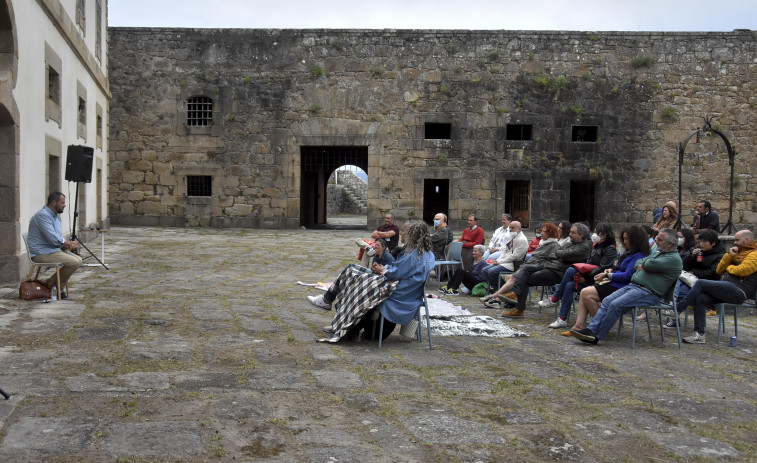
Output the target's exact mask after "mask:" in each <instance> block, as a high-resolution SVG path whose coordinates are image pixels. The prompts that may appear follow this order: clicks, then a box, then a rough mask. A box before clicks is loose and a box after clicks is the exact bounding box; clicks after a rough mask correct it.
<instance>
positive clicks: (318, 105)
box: [109, 28, 757, 230]
mask: <svg viewBox="0 0 757 463" xmlns="http://www.w3.org/2000/svg"><path fill="white" fill-rule="evenodd" d="M109 33H110V38H109V47H110V48H109V60H110V61H109V68H110V73H109V75H110V81H111V82H110V83H111V90H112V93H113V100H112V102H111V109H110V110H111V114H110V121H111V122H110V131H111V133H110V150H109V152H110V217H111V220H112V222H113V223H116V224H119V223H120V224H142V225H169V226H187V225H211V226H217V227H266V228H296V227H298V226H300V225H303V223H302V222H303V221H306V220H310V219H308V217H310V216H311V215H313V216H315V215H317V211H315V210H314V211H313V214H310V211H309V209H312V208H315V209H317V206H312V205H311V203H310V202H308V201H310V200H311V198H310V197H311V196H319V195H320V194H321V190H319V188H321V186H320V184H321V183H325V180H324V179H323V176H325V178H326V179H327V178H328V175H329V174H330V171H331V170H333V168H336V167H338V166H334V165H330V164H328V163H324V165H323V166H324V167H323V169H322V170H323V171H324V172H322V173H321V172H319V173H317V174H311V173H308V172H310V170H308V169H311V170H312V169H313V167H312V166H310V167H306V166H305V164H306V162H305V155H303V154H302V147H308V146H310V147H359V148H361V149H363V150H366V153H367V154H366V156H367V160H366V161H365V167H367V169H366V171H367V172H368V175H369V181H368V192H367V198H368V222H369V227H371V226H375V225H378V224H379V223H380V222H381V217H382V214H383V213H384V212H385V211H392V212H394V213H395V214H396V215H397V217H398V220H402V218H403V217H406V216H408V215H411V214H418V215H420V214H421V213H422V212H423V210H424V194H425V192H424V182H428V181H435V180H439V179H444V180H446V181H448V182H449V183H448V185H449V191H448V193H449V202H448V204H449V216H450V223H451V225H452V226H453V227H456V228H461V227H463V226H464V222H465V219H466V217H467V215H468V214H470V213H476V214H478V216H479V217H480V218H481V220H482V224H483V226H484V227H485V229H487V230H491V229H493V227H494V226H495V225H496V224H498V222H499V219H498V217H499V215H500V214H501V213H502V212H511V209H512V208H514V207H516V206H515V200H514V197H515V196H516V195H517V194H516V193H515V189H514V185H516V186H520V187H523V186H524V185H525V191H526V192H527V199H528V201H527V204H526V206H525V207H526V208H527V212H526V214H527V215H528V217H530V221H531V222H534V223H536V222H544V221H555V220H559V219H563V218H569V217H568V215H569V214H570V216H571V217H572V218H583V219H585V220H587V219H588V220H591V221H593V222H599V221H607V222H610V223H614V224H622V223H627V222H638V223H648V222H651V220H652V209H653V208H654V207H655V206H657V205H661V204H662V203H664V202H665V201H666V200H668V199H677V195H678V143H679V142H680V141H681V140H682V139H684V138H685V137H686V136H688V135H689V134H690V133H691V132H692V131H693V130H694V129H695V128H697V127H699V126H701V125H702V120H701V118H700V117H701V116H705V115H712V116H715V117H716V118H715V120H714V123H715V124H716V127H717V128H718V129H721V130H723V131H724V132H725V133H726V134H728V136H729V138H730V140H731V142H732V143H733V145H734V147H735V148H736V151H737V153H738V154H737V156H736V164H735V174H736V181H735V192H734V221H735V222H736V223H737V224H754V223H757V211H756V208H755V194H756V193H757V181H756V180H755V178H754V176H753V172H755V171H757V157H756V156H755V146H756V145H757V129H756V128H757V107H756V105H757V40H755V39H757V32H753V31H734V32H729V33H720V32H718V33H678V32H676V33H648V32H538V31H535V32H523V31H442V30H440V31H432V30H423V31H421V30H413V31H409V30H241V29H228V30H217V29H167V28H110V29H109ZM197 95H203V96H207V97H210V98H212V99H213V103H214V106H213V120H212V123H211V124H210V125H208V126H206V127H190V126H187V124H186V101H187V99H188V98H190V97H192V96H197ZM427 124H432V126H428V125H427ZM508 126H509V127H510V128H513V127H514V128H515V129H519V128H520V129H522V128H523V127H530V129H528V130H531V132H532V133H530V134H527V136H523V135H524V134H523V133H522V132H521V133H520V134H517V133H516V134H515V135H514V136H513V133H510V132H509V131H508ZM433 127H448V128H449V129H448V130H449V136H448V137H447V136H446V135H442V136H441V137H438V136H433V137H429V136H428V134H427V131H429V130H433ZM587 130H588V132H587ZM587 134H588V135H587ZM585 135H586V137H585ZM518 138H525V139H522V140H521V139H518ZM351 163H352V162H351ZM315 169H316V170H318V169H319V168H318V167H317V166H316V167H315ZM729 173H730V170H729V166H728V160H727V156H726V151H725V148H724V146H723V143H722V142H720V141H719V140H718V139H717V137H709V138H707V139H705V140H704V141H703V142H702V143H695V141H694V140H693V139H692V141H691V142H690V143H689V145H688V149H687V153H686V155H685V157H684V167H683V176H682V185H683V188H682V196H683V206H684V207H683V209H684V215H685V216H686V217H687V218H688V215H689V211H690V210H691V209H692V208H693V207H695V202H696V200H697V199H698V198H708V199H710V201H711V202H712V203H713V206H714V207H715V208H716V209H717V210H718V211H719V212H720V215H721V218H722V222H725V220H726V219H727V210H728V206H729V201H728V185H729V182H728V181H729ZM188 175H189V176H191V175H208V176H212V187H213V188H212V191H213V193H212V196H210V197H207V198H196V197H192V196H187V194H186V188H187V187H186V177H187V176H188ZM311 175H315V176H316V177H317V178H315V177H313V178H314V179H315V180H313V179H311V178H310V177H308V176H311ZM305 177H308V178H305ZM314 185H315V186H314ZM322 186H323V188H324V189H325V185H322ZM576 186H578V188H577V187H576ZM314 188H315V190H314ZM581 196H585V198H583V199H582V198H581ZM520 207H523V206H520ZM309 214H310V215H309ZM582 214H584V215H585V216H586V217H583V216H582ZM589 215H590V217H589ZM190 218H191V220H190Z"/></svg>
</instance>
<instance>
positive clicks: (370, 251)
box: [365, 246, 376, 257]
mask: <svg viewBox="0 0 757 463" xmlns="http://www.w3.org/2000/svg"><path fill="white" fill-rule="evenodd" d="M365 253H366V254H368V256H369V257H373V256H375V255H376V249H375V248H374V247H373V246H368V247H367V248H365Z"/></svg>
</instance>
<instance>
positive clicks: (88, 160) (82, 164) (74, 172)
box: [66, 145, 95, 183]
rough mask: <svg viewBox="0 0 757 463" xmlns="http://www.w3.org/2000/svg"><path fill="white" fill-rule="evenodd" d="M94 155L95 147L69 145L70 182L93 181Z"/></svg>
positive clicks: (68, 168) (67, 169)
mask: <svg viewBox="0 0 757 463" xmlns="http://www.w3.org/2000/svg"><path fill="white" fill-rule="evenodd" d="M94 157H95V149H94V148H90V147H89V146H82V145H68V154H67V156H66V180H67V181H69V182H84V183H90V182H92V160H93V159H94Z"/></svg>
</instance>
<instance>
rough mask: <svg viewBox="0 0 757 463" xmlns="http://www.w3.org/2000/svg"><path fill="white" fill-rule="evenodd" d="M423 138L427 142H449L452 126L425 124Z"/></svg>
mask: <svg viewBox="0 0 757 463" xmlns="http://www.w3.org/2000/svg"><path fill="white" fill-rule="evenodd" d="M425 129H426V130H425V135H424V138H425V139H427V140H449V139H451V138H452V124H444V123H438V122H426V126H425Z"/></svg>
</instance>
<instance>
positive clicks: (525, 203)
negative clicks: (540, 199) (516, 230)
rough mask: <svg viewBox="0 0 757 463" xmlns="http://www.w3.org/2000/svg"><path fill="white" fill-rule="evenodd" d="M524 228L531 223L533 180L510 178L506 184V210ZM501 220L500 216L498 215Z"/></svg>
mask: <svg viewBox="0 0 757 463" xmlns="http://www.w3.org/2000/svg"><path fill="white" fill-rule="evenodd" d="M502 212H506V213H508V214H512V216H513V220H517V221H518V222H520V224H521V226H522V227H523V228H528V227H529V224H530V223H531V182H530V181H528V180H508V181H507V183H506V184H505V210H504V211H502ZM497 222H499V217H497Z"/></svg>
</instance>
